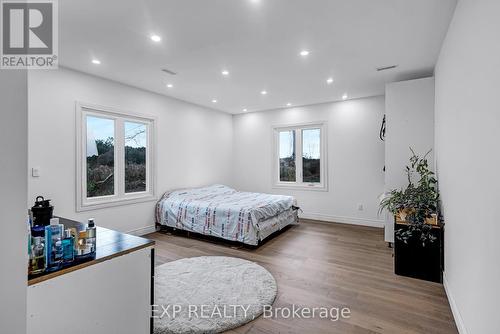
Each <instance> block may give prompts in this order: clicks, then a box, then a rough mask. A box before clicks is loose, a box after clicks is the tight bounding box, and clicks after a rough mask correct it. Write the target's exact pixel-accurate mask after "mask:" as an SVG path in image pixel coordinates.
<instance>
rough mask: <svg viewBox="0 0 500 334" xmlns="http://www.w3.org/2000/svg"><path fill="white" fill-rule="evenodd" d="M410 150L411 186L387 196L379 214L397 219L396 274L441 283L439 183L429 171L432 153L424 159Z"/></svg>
mask: <svg viewBox="0 0 500 334" xmlns="http://www.w3.org/2000/svg"><path fill="white" fill-rule="evenodd" d="M410 151H411V154H412V155H411V157H410V163H409V165H408V166H406V169H405V171H406V175H407V179H408V185H407V187H406V188H405V189H400V190H397V189H394V190H391V191H390V192H389V193H388V194H386V196H385V197H384V198H383V199H382V200H381V202H380V212H382V211H383V210H384V209H386V210H388V211H389V212H391V213H392V214H393V215H394V217H395V229H394V230H395V233H394V234H395V238H394V239H395V247H394V248H395V251H394V253H395V269H396V273H397V274H401V275H405V276H412V277H417V278H424V279H428V280H432V281H441V268H442V239H443V238H442V236H443V234H442V233H443V229H442V227H443V225H442V224H439V225H438V223H437V208H438V200H439V193H438V190H437V180H436V177H435V174H434V172H432V171H431V170H430V169H429V163H428V160H427V156H428V154H429V153H430V151H429V152H427V153H426V154H425V155H424V156H423V157H420V156H418V155H417V154H415V152H414V151H413V150H412V149H411V148H410Z"/></svg>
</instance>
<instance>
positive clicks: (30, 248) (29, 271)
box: [26, 210, 33, 275]
mask: <svg viewBox="0 0 500 334" xmlns="http://www.w3.org/2000/svg"><path fill="white" fill-rule="evenodd" d="M26 229H27V230H28V231H27V242H28V275H30V274H31V256H32V253H33V250H32V245H31V241H32V240H31V221H30V215H29V210H28V218H26Z"/></svg>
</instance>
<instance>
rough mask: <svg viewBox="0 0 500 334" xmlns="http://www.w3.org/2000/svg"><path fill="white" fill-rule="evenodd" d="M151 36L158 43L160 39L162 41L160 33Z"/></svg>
mask: <svg viewBox="0 0 500 334" xmlns="http://www.w3.org/2000/svg"><path fill="white" fill-rule="evenodd" d="M150 38H151V40H152V41H153V42H157V43H158V42H160V41H161V37H160V36H158V35H151V37H150Z"/></svg>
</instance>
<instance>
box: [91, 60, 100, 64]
mask: <svg viewBox="0 0 500 334" xmlns="http://www.w3.org/2000/svg"><path fill="white" fill-rule="evenodd" d="M92 64H95V65H100V64H101V61H100V60H99V59H92Z"/></svg>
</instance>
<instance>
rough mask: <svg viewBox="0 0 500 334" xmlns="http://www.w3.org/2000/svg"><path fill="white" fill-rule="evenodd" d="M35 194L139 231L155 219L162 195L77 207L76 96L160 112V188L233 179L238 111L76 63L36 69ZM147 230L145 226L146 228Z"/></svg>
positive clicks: (32, 126) (60, 210)
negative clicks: (90, 71)
mask: <svg viewBox="0 0 500 334" xmlns="http://www.w3.org/2000/svg"><path fill="white" fill-rule="evenodd" d="M29 79H30V80H29V132H30V141H29V166H30V168H31V167H40V169H41V177H39V178H33V177H30V178H29V192H28V193H29V198H30V201H31V200H34V199H35V197H36V196H37V195H44V196H45V197H47V198H50V199H52V200H53V204H54V206H55V213H56V214H58V215H61V216H65V217H68V218H74V219H86V218H88V217H95V218H96V222H97V224H99V225H101V226H104V227H108V228H112V229H115V230H119V231H132V230H137V229H143V228H146V227H151V226H152V225H153V224H154V205H155V202H146V203H140V204H133V205H127V206H119V207H114V208H107V209H101V210H95V211H87V212H83V213H76V210H75V208H76V204H75V203H76V199H75V198H76V190H75V178H76V177H75V170H76V167H75V166H76V156H75V140H76V138H75V137H76V135H75V101H82V102H87V103H91V104H97V105H103V106H108V107H114V108H117V109H121V110H124V111H131V112H135V113H141V114H145V115H152V116H156V117H157V118H158V120H157V124H156V126H157V129H158V131H157V132H158V134H157V145H156V149H157V153H158V154H157V167H158V172H157V190H158V191H157V193H158V195H161V194H162V193H163V192H164V191H166V190H168V189H173V188H177V187H190V186H199V185H205V184H210V183H216V182H218V183H229V181H230V175H231V153H232V148H231V147H232V117H231V115H229V114H225V113H222V112H218V111H213V110H209V109H206V108H202V107H199V106H195V105H192V104H188V103H185V102H181V101H178V100H175V99H171V98H168V97H165V96H162V95H157V94H153V93H149V92H146V91H143V90H139V89H136V88H133V87H129V86H124V85H121V84H118V83H116V82H113V81H108V80H104V79H100V78H97V77H94V76H90V75H86V74H83V73H80V72H75V71H72V70H68V69H59V70H57V71H32V72H31V73H30V77H29ZM141 231H143V230H139V231H138V232H141Z"/></svg>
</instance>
